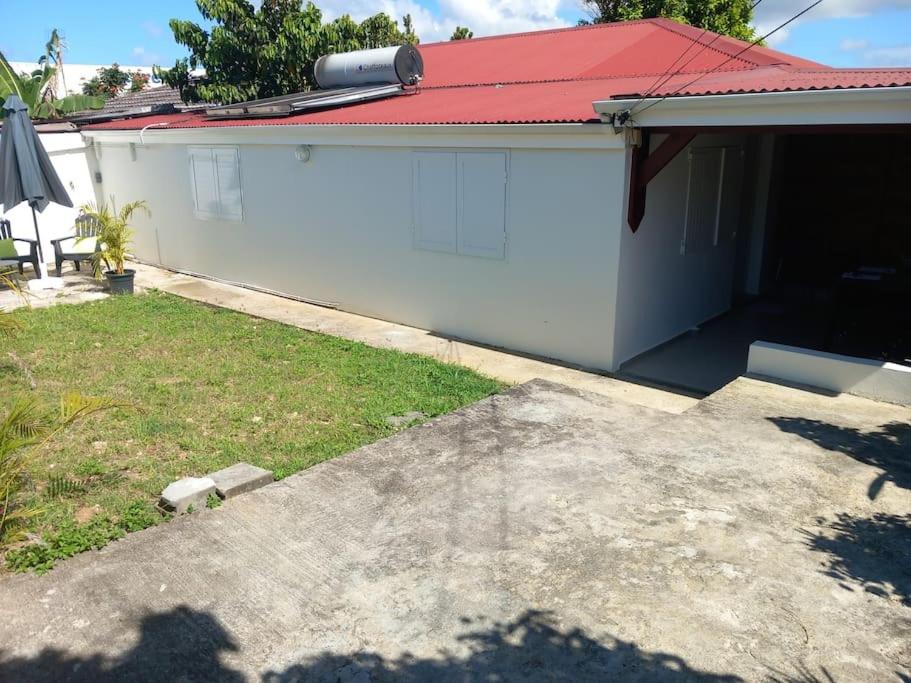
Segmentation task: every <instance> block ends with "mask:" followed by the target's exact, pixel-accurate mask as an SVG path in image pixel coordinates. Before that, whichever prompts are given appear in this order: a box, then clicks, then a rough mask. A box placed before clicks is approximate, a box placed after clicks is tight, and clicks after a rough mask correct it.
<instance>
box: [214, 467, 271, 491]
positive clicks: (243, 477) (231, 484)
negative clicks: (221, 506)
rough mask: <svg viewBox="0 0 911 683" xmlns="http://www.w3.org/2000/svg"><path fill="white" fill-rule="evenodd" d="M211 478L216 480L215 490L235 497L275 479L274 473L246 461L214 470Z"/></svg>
mask: <svg viewBox="0 0 911 683" xmlns="http://www.w3.org/2000/svg"><path fill="white" fill-rule="evenodd" d="M209 478H210V479H211V480H212V481H214V482H215V490H216V491H217V492H218V495H219V496H221V497H222V498H233V497H234V496H239V495H240V494H241V493H247V491H253V490H255V489H258V488H261V487H263V486H265V485H266V484H271V483H272V481H273V477H272V473H271V472H270V471H269V470H264V469H263V468H262V467H254V466H253V465H250V464H248V463H245V462H239V463H237V464H236V465H231V466H230V467H226V468H225V469H223V470H219V471H218V472H213V473H212V474H210V475H209Z"/></svg>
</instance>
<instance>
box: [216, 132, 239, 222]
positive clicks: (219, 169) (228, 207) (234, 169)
mask: <svg viewBox="0 0 911 683" xmlns="http://www.w3.org/2000/svg"><path fill="white" fill-rule="evenodd" d="M214 159H215V170H216V175H217V177H218V199H219V202H218V205H219V216H220V217H221V218H222V219H224V220H228V221H242V220H243V219H244V206H243V199H242V197H241V186H240V163H239V159H238V152H237V150H236V149H218V148H216V149H215V150H214Z"/></svg>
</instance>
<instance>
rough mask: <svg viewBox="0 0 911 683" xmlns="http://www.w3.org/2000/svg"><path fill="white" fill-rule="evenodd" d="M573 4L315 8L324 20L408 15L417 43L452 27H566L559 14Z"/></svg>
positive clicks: (488, 1)
mask: <svg viewBox="0 0 911 683" xmlns="http://www.w3.org/2000/svg"><path fill="white" fill-rule="evenodd" d="M576 5H577V2H576V0H439V11H438V12H432V11H430V10H429V9H427V8H426V7H424V6H422V5H421V4H419V3H418V2H417V1H416V0H323V1H322V2H320V3H319V7H320V8H321V9H322V10H323V14H324V15H325V16H324V18H325V19H326V20H330V19H334V18H335V17H337V16H340V15H342V14H350V15H351V16H352V17H354V18H355V19H358V20H362V19H364V18H366V17H368V16H371V15H373V14H376V13H377V12H385V13H386V14H388V15H389V16H391V17H393V18H394V19H397V20H399V21H401V19H402V17H403V16H404V15H405V14H410V15H411V18H412V20H413V21H414V27H415V30H416V31H417V33H418V35H419V36H420V37H421V41H422V42H424V43H430V42H434V41H438V40H448V39H449V36H450V35H452V31H453V29H455V27H456V26H468V27H469V28H470V29H471V30H472V31H474V34H475V36H477V37H480V36H486V35H497V34H501V33H516V32H519V31H533V30H536V29H544V28H553V27H557V26H566V25H567V24H568V22H567V21H566V20H565V19H563V18H562V17H561V16H560V12H561V11H562V10H566V9H571V8H574V7H575V6H576Z"/></svg>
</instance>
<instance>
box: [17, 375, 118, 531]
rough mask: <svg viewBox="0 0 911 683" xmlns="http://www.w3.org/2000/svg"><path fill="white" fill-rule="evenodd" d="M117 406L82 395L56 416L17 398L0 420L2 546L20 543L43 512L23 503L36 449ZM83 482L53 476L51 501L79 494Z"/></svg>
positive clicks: (66, 400)
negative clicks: (28, 523)
mask: <svg viewBox="0 0 911 683" xmlns="http://www.w3.org/2000/svg"><path fill="white" fill-rule="evenodd" d="M115 405H116V404H115V403H114V402H112V401H108V400H106V399H98V398H93V397H88V396H82V395H81V394H76V393H69V394H66V395H65V396H64V397H63V398H62V399H61V401H60V409H59V411H58V412H56V413H51V412H50V411H48V410H46V409H44V408H43V407H42V406H41V405H40V404H39V403H38V401H37V399H35V398H33V397H26V398H16V399H14V400H13V401H12V404H11V405H10V407H9V409H7V411H6V414H5V415H4V416H3V419H2V421H0V543H3V542H9V541H13V540H16V539H17V538H18V537H19V536H20V535H21V531H22V527H23V525H24V524H25V522H26V521H27V520H28V519H30V518H32V517H34V516H35V515H37V514H38V513H39V512H40V510H39V509H38V508H37V507H36V506H34V505H24V504H21V502H20V500H19V499H20V498H21V497H22V495H23V489H24V488H25V485H26V483H27V481H28V467H29V464H30V460H31V458H32V457H33V449H34V447H35V446H37V445H39V444H41V443H43V442H46V441H48V440H50V439H51V438H53V437H54V436H55V435H56V434H58V433H59V432H60V431H62V430H63V429H65V428H66V427H69V426H70V425H72V424H73V423H74V422H76V421H77V420H79V419H81V418H83V417H86V416H88V415H91V414H92V413H95V412H98V411H101V410H107V409H109V408H111V407H113V406H115ZM81 490H82V485H81V484H80V483H79V482H73V481H72V480H70V479H68V478H66V477H51V478H50V479H49V481H48V488H47V490H46V495H47V497H49V498H57V497H60V496H65V495H70V494H74V493H78V492H80V491H81Z"/></svg>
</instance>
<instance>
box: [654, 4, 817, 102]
mask: <svg viewBox="0 0 911 683" xmlns="http://www.w3.org/2000/svg"><path fill="white" fill-rule="evenodd" d="M822 2H823V0H816V2H814V3H813V4H811V5H810V6H808V7H806V8H804V9H803V10H801V11H800V12H798V13H797V14H795V15H794V16H793V17H791V18H790V19H788V20H787V21H786V22H784V23H782V24H779V25H778V26H776V27H775V28H774V29H772V30H771V31H769V32H768V33H766V34H765V35H764V36H760V37H759V38H757V39H756V40H754V41H753V42H752V43H750V44H749V45H747V46H746V47H745V48H743V49H742V50H740V52H738V53H736V54H734V55H731V56H730V57H728V58H727V59H726V60H724V61H723V62H721V64H718V65H717V66H715V67H713V68H711V69H709V70H708V71H706V72H705V73H702V74H699V75H698V76H697V77H696V78H694V79H693V80H691V81H689V82H687V83H684V84H683V85H681V86H680V87H679V88H677V89H676V90H675V91H674V92H672V93H670V94H667V95H664V96H662V97H661V98H660V99H659V100H657V101H655V102H652V103H651V104H650V105H648V106H647V107H646V108H645V109H643V110H642V111H640V112H639V113H640V114H644V113H645V112H647V111H648V110H649V109H651V108H652V107H654V106H655V105H658V104H661V103H662V102H664V100H666V99H667V98H668V97H673V96H674V95H677V94H678V93H680V92H681V91H682V90H685V89H686V88H689V87H690V86H691V85H693V84H694V83H696V81H699V80H701V79H703V78H705V77H706V76H708V75H709V74H711V73H713V72H715V71H717V70H718V69H720V68H721V67H723V66H724V65H725V64H727V63H728V62H731V61H733V60H735V59H737V58H738V57H740V56H741V55H742V54H744V53H745V52H746V51H747V50H751V49H753V48H754V47H756V46H757V45H759V43H761V42H762V41H764V40H765V39H766V38H768V37H769V36H772V35H774V34H776V33H778V31H780V30H781V29H783V28H784V27H785V26H787V25H788V24H790V23H791V22H793V21H796V20H797V19H799V18H800V17H802V16H803V15H804V14H806V13H807V12H809V11H810V10H811V9H813V8H814V7H816V6H817V5H821V4H822Z"/></svg>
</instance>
